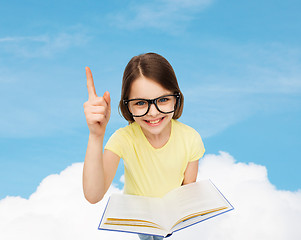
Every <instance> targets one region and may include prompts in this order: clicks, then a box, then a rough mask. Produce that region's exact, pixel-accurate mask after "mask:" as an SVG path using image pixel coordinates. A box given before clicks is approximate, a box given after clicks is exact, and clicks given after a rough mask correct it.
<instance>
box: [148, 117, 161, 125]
mask: <svg viewBox="0 0 301 240" xmlns="http://www.w3.org/2000/svg"><path fill="white" fill-rule="evenodd" d="M164 118H165V117H162V118H159V119H154V120H144V121H145V122H146V123H147V124H148V125H158V124H160V123H161V122H162V121H163V119H164Z"/></svg>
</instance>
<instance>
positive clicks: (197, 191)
mask: <svg viewBox="0 0 301 240" xmlns="http://www.w3.org/2000/svg"><path fill="white" fill-rule="evenodd" d="M164 202H165V204H166V205H167V206H168V207H169V209H170V210H171V213H170V216H171V218H172V219H171V220H172V222H173V223H172V224H171V225H170V226H169V227H172V226H173V225H174V224H175V223H176V222H178V221H179V220H180V219H183V218H184V219H187V216H190V215H191V216H196V215H201V214H202V213H206V212H207V211H208V210H212V209H218V208H221V207H229V204H228V202H227V201H226V200H225V198H224V197H223V196H222V195H221V194H220V192H219V191H218V190H217V189H216V188H215V186H214V185H213V184H212V183H211V181H210V180H203V181H199V182H196V183H191V184H188V185H184V186H181V187H180V188H177V189H175V190H173V191H171V192H169V193H168V194H167V195H165V196H164ZM185 217H186V218H185Z"/></svg>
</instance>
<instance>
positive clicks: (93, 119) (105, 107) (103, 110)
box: [84, 67, 111, 136]
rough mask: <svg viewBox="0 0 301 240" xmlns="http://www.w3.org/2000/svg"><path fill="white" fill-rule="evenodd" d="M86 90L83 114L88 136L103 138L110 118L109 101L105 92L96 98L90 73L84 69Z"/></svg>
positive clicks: (108, 95)
mask: <svg viewBox="0 0 301 240" xmlns="http://www.w3.org/2000/svg"><path fill="white" fill-rule="evenodd" d="M86 76H87V89H88V94H89V99H88V101H87V102H85V103H84V112H85V116H86V121H87V124H88V127H89V130H90V134H93V135H96V136H103V135H104V134H105V130H106V126H107V124H108V122H109V119H110V116H111V99H110V93H109V92H108V91H107V92H105V93H104V95H103V97H98V96H97V94H96V91H95V86H94V81H93V77H92V72H91V70H90V68H89V67H86Z"/></svg>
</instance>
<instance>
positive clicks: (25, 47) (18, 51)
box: [0, 30, 89, 58]
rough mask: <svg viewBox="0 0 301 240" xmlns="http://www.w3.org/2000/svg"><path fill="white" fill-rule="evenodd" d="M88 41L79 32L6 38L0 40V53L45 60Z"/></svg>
mask: <svg viewBox="0 0 301 240" xmlns="http://www.w3.org/2000/svg"><path fill="white" fill-rule="evenodd" d="M88 39H89V38H88V37H87V36H86V34H85V33H84V32H82V31H80V30H72V31H69V32H59V33H53V34H50V33H45V34H41V35H36V36H14V37H12V36H7V37H3V38H0V53H2V54H4V53H9V54H13V55H15V56H17V57H22V58H41V57H42V58H45V57H46V58H47V57H52V56H53V55H54V54H57V53H59V52H61V51H64V50H67V49H69V48H72V47H76V46H80V45H82V44H85V43H86V42H87V41H88Z"/></svg>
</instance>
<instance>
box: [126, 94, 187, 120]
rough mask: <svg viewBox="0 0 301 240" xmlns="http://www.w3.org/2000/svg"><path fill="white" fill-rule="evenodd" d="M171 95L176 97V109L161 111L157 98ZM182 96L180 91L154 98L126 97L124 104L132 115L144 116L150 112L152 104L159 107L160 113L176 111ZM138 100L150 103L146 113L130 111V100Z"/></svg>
mask: <svg viewBox="0 0 301 240" xmlns="http://www.w3.org/2000/svg"><path fill="white" fill-rule="evenodd" d="M170 96H174V97H176V104H175V107H174V110H172V111H170V112H163V111H161V110H160V109H159V107H158V106H157V100H158V99H160V98H164V97H170ZM180 98H181V94H180V93H175V94H167V95H163V96H160V97H157V98H153V99H145V98H133V99H124V100H123V104H124V105H125V106H126V107H127V110H128V111H129V113H130V114H131V115H132V117H143V116H145V115H146V114H148V112H149V110H150V107H151V105H152V104H154V105H155V107H156V109H157V110H158V111H159V112H160V113H163V114H169V113H172V112H175V111H176V109H177V108H178V105H179V102H180ZM137 100H143V101H147V103H148V107H147V110H146V112H145V114H143V115H134V114H133V113H131V111H130V109H129V102H131V101H137Z"/></svg>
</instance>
